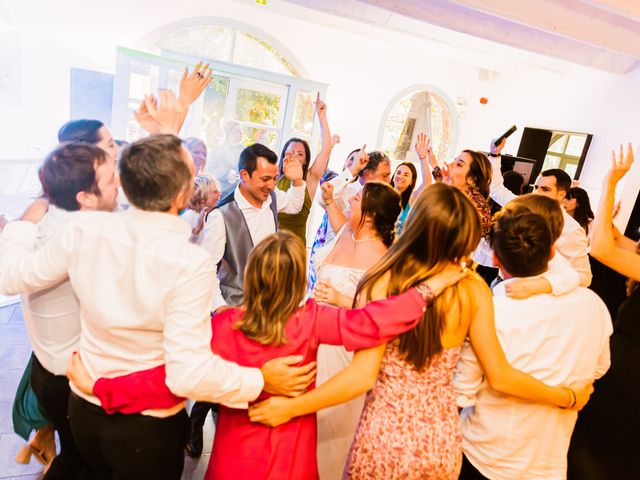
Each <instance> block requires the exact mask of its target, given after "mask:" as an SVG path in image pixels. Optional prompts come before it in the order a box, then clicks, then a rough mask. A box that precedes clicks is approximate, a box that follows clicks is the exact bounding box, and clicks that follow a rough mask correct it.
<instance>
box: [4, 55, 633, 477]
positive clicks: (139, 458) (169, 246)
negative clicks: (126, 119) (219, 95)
mask: <svg viewBox="0 0 640 480" xmlns="http://www.w3.org/2000/svg"><path fill="white" fill-rule="evenodd" d="M210 79H211V71H210V70H209V69H208V66H207V65H202V64H198V65H196V66H195V68H193V69H192V70H191V71H189V70H188V69H185V72H184V75H183V77H182V80H181V82H180V93H179V96H177V97H176V95H174V94H173V93H172V92H170V91H166V90H163V91H160V92H159V93H158V96H157V97H155V96H153V95H149V96H147V97H145V99H144V100H143V101H142V103H141V104H140V107H139V109H138V110H137V112H135V115H134V116H135V119H136V120H137V121H138V123H139V124H140V125H141V127H142V128H143V129H144V130H146V131H147V132H148V133H149V136H148V137H146V138H143V139H140V140H137V141H135V142H133V143H131V144H126V143H124V144H122V142H116V141H115V140H114V139H113V137H112V135H111V132H110V130H109V128H108V126H107V125H104V124H103V123H102V122H99V121H97V120H71V121H69V122H68V123H66V124H65V125H63V126H62V127H61V128H60V130H59V132H58V140H59V142H60V144H59V145H58V146H57V147H56V148H55V149H53V151H51V152H50V153H49V154H48V155H47V157H46V159H45V160H44V162H43V164H42V166H41V168H40V180H41V183H42V190H43V195H42V196H41V197H39V198H37V199H36V200H35V201H34V202H33V204H32V205H30V206H29V207H28V208H27V209H26V211H25V212H24V214H23V215H22V217H21V218H20V219H19V220H17V221H12V222H9V223H8V224H6V225H5V226H4V229H3V232H2V234H1V236H0V292H2V293H3V294H8V295H14V294H20V295H21V300H22V309H23V313H24V318H25V323H26V327H27V332H28V335H29V339H30V342H31V345H32V348H33V355H32V356H31V359H30V361H29V364H28V365H27V368H26V369H25V373H24V375H23V378H22V381H21V383H20V386H19V388H18V391H17V392H16V401H15V404H14V427H15V429H16V433H18V434H19V435H21V436H22V437H23V438H24V439H25V440H26V441H27V442H28V443H27V444H26V445H25V447H24V448H23V450H22V451H21V452H20V453H19V455H18V458H17V460H18V461H21V462H28V461H29V457H30V456H35V457H36V458H37V459H38V460H40V461H41V462H43V463H45V464H46V465H47V466H46V470H45V473H44V478H47V479H65V480H69V479H179V478H180V477H181V474H182V470H183V466H184V460H185V454H186V455H189V456H191V457H194V458H198V457H200V456H201V455H202V452H203V424H204V422H205V419H206V417H207V415H208V413H209V412H212V415H213V417H214V422H215V435H214V441H213V446H212V448H211V457H210V459H209V463H208V468H207V472H206V476H205V478H207V479H210V480H214V479H238V478H243V479H256V480H257V479H272V480H285V479H292V480H303V479H318V478H320V479H322V480H332V479H339V478H344V479H380V480H386V479H389V480H391V479H442V480H444V479H455V478H461V479H487V478H488V479H514V480H515V479H563V478H567V477H568V478H573V479H611V478H616V479H636V478H640V461H639V460H637V459H636V458H637V457H636V455H635V452H634V445H635V442H634V439H635V434H636V432H637V428H638V426H640V420H639V419H638V418H637V415H636V413H635V409H634V405H635V403H636V401H638V400H640V391H638V387H636V386H635V381H636V379H637V377H636V375H635V374H636V373H639V372H640V324H638V321H637V320H638V317H639V315H640V312H639V309H640V290H639V289H638V288H637V282H638V281H640V256H639V255H638V248H637V247H638V246H637V244H636V242H635V241H633V240H631V239H629V238H627V237H625V236H624V235H623V234H621V233H620V232H619V231H618V230H617V229H616V228H615V227H614V225H613V217H614V214H615V212H614V210H615V209H614V199H615V188H616V185H617V184H618V183H619V181H620V180H621V179H622V178H623V177H624V175H625V174H626V173H627V172H628V171H629V169H630V168H631V166H632V163H633V150H632V148H631V146H630V145H629V146H628V147H626V148H623V147H620V148H619V149H616V150H615V151H614V152H613V153H612V163H611V167H610V169H609V171H608V173H607V175H606V176H605V179H604V183H603V191H602V196H601V199H600V206H599V208H598V209H597V214H595V215H594V213H593V211H592V209H591V206H590V202H589V196H588V194H587V192H586V191H585V190H583V189H581V188H579V187H577V186H573V185H572V179H571V177H570V176H569V175H568V174H567V173H566V172H564V171H563V170H560V169H549V170H544V171H542V172H541V173H540V175H539V176H538V177H537V178H536V179H535V184H534V185H533V191H532V193H527V190H526V189H527V185H523V181H522V177H521V176H520V175H518V174H516V173H515V172H512V171H511V172H506V173H505V174H504V175H503V174H502V173H501V160H502V159H501V152H502V150H503V148H504V146H505V143H506V139H505V138H500V139H497V141H493V140H492V141H491V143H490V145H491V147H490V150H489V152H488V153H486V154H485V153H483V152H481V151H476V150H471V149H465V150H463V151H462V152H460V154H459V155H458V156H457V157H456V158H455V159H454V160H452V161H446V159H442V158H437V157H436V155H435V154H434V152H433V151H432V149H431V142H430V139H429V138H428V137H427V135H426V134H424V133H419V134H418V135H417V137H416V141H415V145H414V148H415V153H416V154H417V157H418V159H419V161H418V162H417V167H418V168H416V165H414V163H412V162H410V161H404V162H402V163H400V164H399V165H397V166H396V168H395V170H394V171H393V173H392V170H391V167H392V165H391V161H390V159H389V158H388V157H387V155H385V153H383V152H381V151H367V148H366V145H363V146H362V147H360V148H356V149H355V150H353V151H352V152H351V153H350V154H349V155H348V156H347V158H346V160H345V163H344V167H343V170H342V171H341V172H333V171H331V170H328V165H329V160H330V158H331V155H332V151H333V148H334V147H335V145H336V144H337V143H339V141H340V139H339V137H337V136H335V135H334V136H332V134H331V131H330V128H329V122H328V115H327V105H326V104H325V102H324V101H323V100H321V99H320V96H319V95H318V97H317V99H316V101H315V113H316V115H317V118H318V121H319V125H320V129H321V141H322V143H321V148H320V149H319V153H318V154H317V155H316V157H315V159H312V158H311V149H310V147H309V144H308V143H307V141H305V140H304V139H301V138H291V139H288V140H287V141H286V142H285V143H284V146H283V148H282V152H281V154H280V155H279V156H278V154H277V153H276V152H274V151H272V150H271V149H269V148H268V147H267V146H265V145H262V144H260V143H253V144H250V145H248V146H242V148H241V149H238V148H234V149H232V150H233V152H235V153H234V155H236V156H237V158H235V160H234V162H235V163H233V164H231V165H229V164H217V163H216V162H211V161H208V154H207V144H206V142H204V141H203V140H201V139H198V138H193V137H191V138H187V139H184V140H181V139H180V138H179V137H178V134H179V132H180V130H181V127H182V124H183V122H184V120H185V118H186V115H187V112H188V111H189V107H190V105H191V104H192V103H193V102H194V101H195V100H196V99H197V98H198V97H199V96H200V95H201V94H202V92H203V91H204V89H205V88H206V86H207V84H208V83H209V81H210ZM227 123H229V122H227ZM227 127H228V128H227ZM234 127H237V125H233V124H232V123H229V125H225V128H227V129H228V130H229V133H228V134H229V136H233V135H234V133H233V131H234ZM237 143H238V141H235V143H234V145H235V144H237ZM119 144H121V147H119ZM215 172H218V173H217V175H216V174H215ZM227 172H228V174H227ZM232 173H233V175H232ZM216 176H217V178H216ZM314 202H315V203H316V204H317V205H318V208H322V209H323V210H324V214H323V218H322V222H321V224H320V227H319V228H318V230H317V232H316V233H315V236H314V237H313V238H307V231H308V222H309V216H310V212H311V210H312V208H313V205H314ZM490 202H491V203H490ZM492 204H493V210H494V213H493V214H492ZM307 245H309V247H310V248H309V249H307V248H306V247H307ZM616 274H618V275H622V276H624V277H627V278H628V279H629V282H628V284H627V289H626V295H627V298H626V299H624V301H623V302H622V304H621V305H620V303H621V302H620V301H618V302H617V303H616V302H615V301H614V300H613V299H612V298H610V297H608V296H606V295H603V294H600V295H599V293H600V292H598V293H596V292H597V291H598V290H597V289H589V288H587V287H589V286H590V285H591V283H592V281H593V283H594V285H595V284H597V283H598V280H599V277H600V276H602V275H616ZM600 283H602V282H600ZM594 290H595V291H594ZM601 297H602V298H601ZM610 312H611V313H610ZM612 315H613V316H614V319H612ZM188 405H190V406H191V409H190V413H189V414H187V408H186V407H187V406H188ZM54 431H55V432H57V434H58V438H59V449H58V450H56V444H55V437H54ZM33 432H35V434H34V433H33Z"/></svg>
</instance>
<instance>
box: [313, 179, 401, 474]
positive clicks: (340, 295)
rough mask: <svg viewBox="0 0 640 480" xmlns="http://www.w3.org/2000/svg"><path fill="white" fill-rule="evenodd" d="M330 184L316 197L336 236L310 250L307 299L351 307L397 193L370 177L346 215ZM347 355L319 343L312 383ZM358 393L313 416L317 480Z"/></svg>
mask: <svg viewBox="0 0 640 480" xmlns="http://www.w3.org/2000/svg"><path fill="white" fill-rule="evenodd" d="M332 194H333V191H332V186H331V184H328V183H327V184H324V185H323V187H322V196H323V200H324V202H325V204H326V209H327V213H328V216H329V221H330V222H331V227H332V228H333V231H334V232H338V233H337V234H336V237H335V238H334V239H333V240H332V241H331V242H330V243H328V244H326V245H325V246H324V247H322V248H321V249H319V250H318V251H317V252H316V256H315V264H316V269H317V283H316V287H315V288H314V290H313V294H312V295H313V298H314V299H315V300H316V301H318V302H322V303H327V304H331V305H336V306H341V307H346V308H351V306H352V303H353V297H354V294H355V291H356V286H357V284H358V282H359V281H360V278H361V277H362V275H363V274H364V273H365V272H366V271H367V269H369V268H370V267H372V266H373V265H374V264H375V263H376V262H377V261H378V260H379V259H380V258H381V257H382V256H383V255H384V253H385V252H386V251H387V249H388V248H389V246H390V245H391V243H393V238H394V226H395V223H396V220H397V219H398V215H399V214H400V211H401V207H400V195H399V194H398V193H397V192H396V191H395V190H394V189H393V188H392V187H391V186H390V185H388V184H386V183H381V182H370V183H367V184H365V186H364V187H363V189H362V190H361V191H360V193H358V194H357V195H356V196H354V197H352V198H351V199H349V204H350V207H351V214H350V217H349V219H347V218H345V216H344V215H343V213H342V211H341V210H340V209H339V208H338V207H337V206H336V205H335V204H334V203H333V195H332ZM352 357H353V353H352V352H347V351H346V350H345V349H344V347H339V346H331V345H321V346H320V348H319V349H318V360H317V362H318V371H317V377H316V384H317V385H321V384H322V383H324V382H326V381H327V380H328V379H329V378H331V377H332V376H334V375H335V374H336V373H338V372H339V371H341V370H342V369H344V368H345V367H346V366H347V365H349V363H351V359H352ZM363 404H364V395H361V396H360V397H358V398H355V399H353V400H351V401H350V402H347V403H343V404H341V405H337V406H335V407H331V408H327V409H325V410H321V411H319V412H318V414H317V418H318V469H319V472H320V479H321V480H337V479H339V478H341V476H342V469H343V467H344V464H345V462H346V459H347V455H348V453H349V448H350V447H351V442H352V440H353V435H354V433H355V430H356V426H357V424H358V420H359V418H360V413H361V412H362V406H363Z"/></svg>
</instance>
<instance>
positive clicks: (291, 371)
mask: <svg viewBox="0 0 640 480" xmlns="http://www.w3.org/2000/svg"><path fill="white" fill-rule="evenodd" d="M302 359H303V357H302V356H301V355H291V356H288V357H279V358H273V359H271V360H269V361H268V362H266V363H265V364H264V365H262V367H261V368H260V372H262V376H263V377H264V391H265V392H267V393H271V394H273V395H283V396H286V397H296V396H298V395H302V394H303V393H304V392H305V391H306V390H307V388H309V385H311V383H312V382H313V379H314V378H315V377H316V362H310V363H307V364H306V365H302V366H301V367H294V366H293V365H296V364H297V363H300V362H301V361H302Z"/></svg>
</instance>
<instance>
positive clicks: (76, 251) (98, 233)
mask: <svg viewBox="0 0 640 480" xmlns="http://www.w3.org/2000/svg"><path fill="white" fill-rule="evenodd" d="M81 214H82V217H81V218H76V219H74V221H71V222H70V223H69V225H68V228H66V229H65V230H64V231H63V232H62V233H61V234H60V235H58V236H56V237H55V238H54V239H52V240H51V241H50V242H49V243H48V244H47V245H46V246H44V247H43V248H41V249H40V250H38V251H37V252H35V253H34V254H32V255H29V252H30V251H31V250H32V247H33V244H34V243H35V241H36V226H35V225H34V224H32V223H29V222H13V223H11V224H9V225H7V227H6V229H5V232H4V234H3V236H2V239H1V240H0V291H1V292H2V293H6V294H16V293H20V292H26V293H32V292H34V291H38V290H41V289H44V288H49V287H51V286H52V285H56V284H58V283H60V282H61V281H64V280H65V279H67V278H69V279H70V282H71V286H72V287H73V290H74V291H75V293H76V296H77V297H78V300H79V301H80V323H81V335H80V353H81V355H82V360H83V362H84V364H85V366H86V367H87V370H88V371H89V373H90V375H91V376H92V377H93V378H94V379H95V378H99V377H115V376H119V375H126V374H129V373H133V372H137V371H140V370H145V369H148V368H152V367H156V366H159V365H162V364H166V374H167V378H166V383H167V386H168V387H169V388H170V389H171V391H172V392H173V393H175V394H176V395H180V396H183V397H188V398H193V399H196V400H204V401H209V402H218V403H223V404H226V405H229V406H232V407H234V406H235V407H242V408H244V407H246V404H247V402H248V401H252V400H254V399H255V398H257V396H258V395H259V394H260V391H261V390H262V388H263V379H262V375H261V373H260V371H259V370H258V369H253V368H244V367H240V366H238V365H237V364H235V363H231V362H227V361H225V360H223V359H222V358H220V357H218V356H216V355H214V354H213V353H212V352H211V346H210V342H211V320H210V314H209V312H210V304H209V302H210V298H211V288H212V283H213V279H214V278H215V269H214V265H213V264H212V262H211V258H210V257H209V255H208V254H207V253H206V252H205V251H204V250H202V249H201V248H200V247H198V246H196V245H193V244H191V243H189V236H190V229H189V226H188V225H187V223H186V222H185V221H184V220H182V219H180V218H179V217H177V216H175V215H170V214H167V213H160V212H146V211H142V210H138V209H136V208H133V207H131V208H129V210H127V211H125V212H120V213H105V212H81ZM72 388H74V387H73V385H72ZM74 391H75V392H76V393H77V394H78V395H80V396H82V397H83V398H85V399H86V400H87V401H89V402H92V403H94V404H96V405H100V402H99V400H98V399H97V398H95V397H94V396H93V395H85V394H83V393H81V392H79V391H77V389H75V388H74ZM182 406H183V404H178V405H176V406H175V407H174V408H171V409H165V410H153V411H146V412H143V413H146V414H149V415H153V416H159V417H163V416H167V415H171V414H173V413H175V412H176V411H178V410H179V409H180V408H182Z"/></svg>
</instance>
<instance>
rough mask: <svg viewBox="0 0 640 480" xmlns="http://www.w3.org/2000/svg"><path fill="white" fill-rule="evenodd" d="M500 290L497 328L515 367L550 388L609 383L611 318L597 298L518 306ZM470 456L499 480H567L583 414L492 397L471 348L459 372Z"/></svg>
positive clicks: (541, 299)
mask: <svg viewBox="0 0 640 480" xmlns="http://www.w3.org/2000/svg"><path fill="white" fill-rule="evenodd" d="M508 283H509V280H505V281H504V282H503V283H501V284H499V285H497V286H496V287H494V290H493V293H494V304H495V325H496V331H497V334H498V339H499V341H500V344H501V345H502V348H503V350H504V353H505V355H506V358H507V361H508V362H509V363H510V364H511V365H512V366H513V367H514V368H517V369H519V370H521V371H523V372H525V373H528V374H530V375H532V376H533V377H535V378H537V379H538V380H540V381H542V382H545V383H546V384H548V385H554V386H567V385H570V384H572V383H574V382H578V381H587V380H593V379H596V378H599V377H601V376H602V375H603V374H604V373H605V372H606V371H607V369H608V368H609V364H610V357H609V336H610V335H611V332H612V325H611V318H610V316H609V312H608V311H607V308H606V306H605V304H604V303H603V302H602V300H600V298H599V297H598V296H597V295H596V294H595V293H594V292H592V291H591V290H588V289H586V288H582V287H578V288H576V289H575V290H573V291H572V292H570V293H567V294H565V295H561V296H555V297H554V296H551V295H546V294H543V295H535V296H532V297H529V298H527V299H524V300H514V299H512V298H508V297H507V296H506V294H505V288H504V287H505V285H506V284H508ZM455 386H456V391H457V393H458V406H460V407H467V408H465V409H464V410H463V412H462V434H463V449H464V453H465V455H466V457H467V458H468V459H469V461H470V462H471V463H472V464H473V466H475V467H476V468H477V469H478V470H479V471H480V473H482V474H483V475H484V476H486V477H488V478H491V479H493V480H507V479H510V480H516V479H518V480H520V479H524V478H526V479H541V480H542V479H544V480H551V479H564V478H566V474H567V451H568V448H569V441H570V439H571V434H572V432H573V427H574V425H575V422H576V418H577V412H575V411H573V410H564V409H560V408H556V407H552V406H548V405H542V404H534V403H528V402H526V401H523V400H519V399H516V398H513V397H507V396H505V395H502V394H500V393H497V392H495V391H494V390H492V389H491V387H490V386H489V384H488V382H487V381H486V379H485V377H484V373H483V371H482V369H481V367H480V364H479V363H478V360H477V358H476V356H475V354H474V353H473V349H472V348H471V346H470V344H469V342H466V343H465V345H464V346H463V349H462V353H461V356H460V360H459V361H458V366H457V371H456V382H455Z"/></svg>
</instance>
